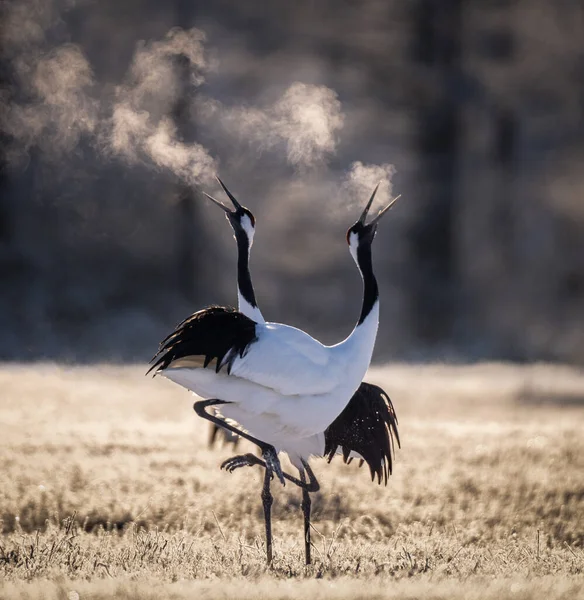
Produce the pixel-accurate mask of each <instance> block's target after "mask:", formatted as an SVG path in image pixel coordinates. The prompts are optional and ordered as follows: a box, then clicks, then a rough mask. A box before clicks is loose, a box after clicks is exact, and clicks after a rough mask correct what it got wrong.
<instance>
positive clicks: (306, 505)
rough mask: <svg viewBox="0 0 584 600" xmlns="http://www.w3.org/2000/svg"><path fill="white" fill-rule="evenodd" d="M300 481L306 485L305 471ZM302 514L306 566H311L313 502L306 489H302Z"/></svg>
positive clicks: (301, 472) (302, 472)
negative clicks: (311, 509)
mask: <svg viewBox="0 0 584 600" xmlns="http://www.w3.org/2000/svg"><path fill="white" fill-rule="evenodd" d="M300 479H301V480H302V483H306V475H305V474H304V471H300ZM300 506H301V508H302V513H303V514H304V559H305V564H307V565H309V564H310V563H311V562H312V561H311V557H310V550H311V548H310V508H311V506H312V502H311V500H310V492H309V491H308V490H307V489H306V488H304V487H303V488H302V504H301V505H300Z"/></svg>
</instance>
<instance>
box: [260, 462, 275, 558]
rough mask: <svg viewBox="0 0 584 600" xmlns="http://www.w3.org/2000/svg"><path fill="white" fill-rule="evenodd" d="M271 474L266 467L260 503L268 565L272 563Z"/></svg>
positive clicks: (272, 499)
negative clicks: (262, 508) (262, 511)
mask: <svg viewBox="0 0 584 600" xmlns="http://www.w3.org/2000/svg"><path fill="white" fill-rule="evenodd" d="M271 480H272V476H271V474H270V471H269V470H268V469H266V472H265V473H264V487H263V488H262V504H263V506H264V522H265V524H266V558H267V562H268V565H271V564H272V503H273V501H274V498H273V497H272V492H270V481H271Z"/></svg>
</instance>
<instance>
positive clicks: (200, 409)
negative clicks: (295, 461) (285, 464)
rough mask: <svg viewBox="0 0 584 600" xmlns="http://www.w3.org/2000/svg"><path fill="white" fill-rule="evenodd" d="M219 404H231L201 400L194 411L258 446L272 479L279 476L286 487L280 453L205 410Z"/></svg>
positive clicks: (213, 400)
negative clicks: (279, 457) (274, 475)
mask: <svg viewBox="0 0 584 600" xmlns="http://www.w3.org/2000/svg"><path fill="white" fill-rule="evenodd" d="M218 404H229V402H225V400H217V399H210V400H199V401H198V402H195V404H194V405H193V410H194V411H195V412H196V413H197V415H199V417H201V418H203V419H207V421H211V423H214V424H215V425H219V426H220V427H223V428H224V429H227V431H231V432H232V433H235V434H237V435H239V436H241V437H242V438H244V439H246V440H248V441H250V442H252V444H255V445H256V446H258V447H259V448H260V450H261V451H262V456H263V458H264V460H265V461H266V462H265V465H266V470H267V471H268V472H269V475H270V478H271V477H272V476H273V474H274V473H275V474H276V475H277V477H278V479H279V480H280V483H281V484H282V485H286V482H285V481H284V475H283V474H282V466H281V465H280V460H279V459H278V453H277V452H276V449H275V448H274V446H272V445H271V444H266V442H262V441H261V440H258V439H257V438H255V437H253V436H252V435H249V433H246V432H245V431H241V430H239V429H237V428H235V427H233V426H232V425H230V424H229V423H226V422H225V421H223V420H222V419H220V418H219V417H217V416H215V415H211V414H209V413H208V412H207V411H206V410H205V409H206V408H207V407H208V406H217V405H218Z"/></svg>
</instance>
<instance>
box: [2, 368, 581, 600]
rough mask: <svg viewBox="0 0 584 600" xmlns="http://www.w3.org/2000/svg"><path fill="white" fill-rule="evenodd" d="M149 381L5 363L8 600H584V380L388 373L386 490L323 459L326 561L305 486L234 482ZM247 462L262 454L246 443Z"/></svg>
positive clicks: (218, 456)
mask: <svg viewBox="0 0 584 600" xmlns="http://www.w3.org/2000/svg"><path fill="white" fill-rule="evenodd" d="M143 373H144V368H141V367H111V366H104V367H92V368H89V367H83V368H81V367H79V368H77V367H75V368H67V367H59V366H51V365H36V366H14V365H12V366H5V367H3V368H1V369H0V389H1V390H2V396H1V397H0V519H2V530H3V535H1V536H0V597H21V598H50V599H52V598H67V597H69V598H76V597H77V596H76V595H78V596H79V598H87V597H91V598H106V597H113V596H115V597H121V598H162V597H173V598H189V597H213V598H215V597H218V598H228V597H242V598H256V597H282V598H288V597H289V598H292V597H294V598H296V597H311V598H320V597H333V598H359V597H362V598H365V597H367V598H372V597H388V598H444V599H446V598H448V599H458V598H493V599H495V598H513V599H519V600H521V599H527V598H538V599H539V598H542V599H543V598H545V599H546V600H555V599H556V598H566V599H567V598H570V599H571V598H577V597H578V596H579V595H582V596H584V576H583V574H584V475H583V473H584V435H582V432H583V431H584V374H582V373H581V372H578V371H576V370H572V369H569V368H567V367H552V366H543V365H542V366H529V367H513V366H506V365H479V366H472V367H446V366H437V365H436V366H424V367H419V366H392V367H387V368H383V369H373V370H372V371H371V373H370V374H369V377H368V380H369V381H372V382H374V383H378V384H381V385H382V386H383V387H384V388H385V389H386V390H387V391H388V393H389V394H390V396H391V397H392V399H393V400H394V404H395V406H396V410H397V413H398V417H399V419H400V434H401V437H402V450H401V451H398V453H397V457H396V463H395V469H394V474H393V476H392V477H391V479H390V481H389V484H388V486H387V488H384V487H379V486H377V485H376V484H373V483H371V481H370V479H369V476H368V472H367V471H366V467H364V468H363V469H361V470H359V468H358V467H357V465H356V464H355V463H353V464H351V465H349V466H347V465H344V464H342V462H341V461H340V460H339V459H335V460H334V461H333V463H332V464H330V465H327V464H326V463H325V462H324V461H322V460H314V461H313V463H312V464H313V466H314V469H315V473H316V475H317V477H318V478H319V480H320V482H321V492H320V493H319V494H316V495H315V496H314V500H313V523H314V526H315V532H314V534H313V541H314V544H315V550H314V553H313V554H314V558H315V564H314V565H313V566H311V567H309V568H306V567H304V565H303V542H302V517H301V513H300V495H299V493H298V490H297V489H294V488H293V487H292V486H287V487H286V488H285V489H282V488H281V486H279V484H276V483H274V484H273V486H272V487H273V491H274V496H275V502H274V508H273V512H274V536H275V547H274V553H275V560H274V565H273V568H272V569H268V568H266V566H265V564H264V560H265V552H264V548H263V545H262V544H263V523H262V518H261V503H260V497H259V492H260V485H261V483H260V474H259V472H258V471H257V470H256V471H254V470H251V469H242V470H240V471H239V472H237V473H235V474H233V475H228V474H226V473H225V472H222V471H220V470H219V468H218V465H219V464H220V462H221V461H222V460H223V459H224V458H226V457H227V456H229V451H230V450H229V448H224V449H221V450H217V451H209V450H208V449H207V447H206V444H207V435H208V428H207V424H206V423H204V422H202V421H200V420H199V419H198V418H197V417H196V416H195V414H194V412H193V411H192V409H191V405H192V402H193V397H192V396H190V395H189V394H188V393H186V392H185V391H183V390H182V389H180V388H178V387H176V386H174V385H173V384H171V383H169V382H166V381H164V380H154V381H153V380H152V379H150V378H146V377H144V375H143ZM240 449H241V450H242V451H243V450H245V451H248V450H250V449H251V447H248V446H245V445H243V444H242V446H241V447H240Z"/></svg>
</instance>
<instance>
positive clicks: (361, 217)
mask: <svg viewBox="0 0 584 600" xmlns="http://www.w3.org/2000/svg"><path fill="white" fill-rule="evenodd" d="M380 184H381V181H380V182H379V183H378V184H377V185H376V186H375V189H374V190H373V193H372V194H371V198H369V202H367V206H366V207H365V210H364V211H363V212H362V213H361V216H360V217H359V220H358V221H357V223H361V225H365V219H366V218H367V213H368V212H369V209H370V208H371V205H372V204H373V199H374V198H375V194H377V190H378V189H379V185H380Z"/></svg>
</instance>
